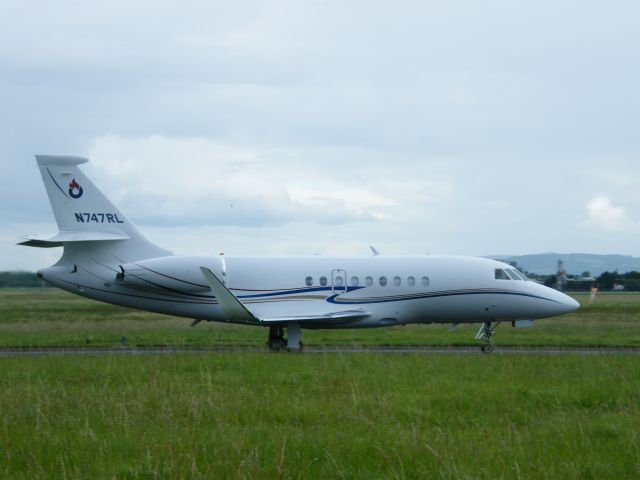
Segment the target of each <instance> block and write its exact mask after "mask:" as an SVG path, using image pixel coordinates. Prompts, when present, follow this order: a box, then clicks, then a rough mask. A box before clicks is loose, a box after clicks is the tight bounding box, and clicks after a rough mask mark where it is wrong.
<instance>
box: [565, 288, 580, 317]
mask: <svg viewBox="0 0 640 480" xmlns="http://www.w3.org/2000/svg"><path fill="white" fill-rule="evenodd" d="M561 295H562V300H561V303H562V307H563V310H564V311H563V312H562V313H570V312H575V311H576V310H577V309H579V308H580V303H579V302H578V301H576V300H574V299H573V298H571V297H570V296H569V295H565V294H564V293H563V294H561Z"/></svg>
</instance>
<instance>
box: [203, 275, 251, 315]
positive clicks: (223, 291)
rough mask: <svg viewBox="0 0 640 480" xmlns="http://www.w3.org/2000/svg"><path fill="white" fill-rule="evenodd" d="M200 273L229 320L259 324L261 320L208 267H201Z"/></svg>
mask: <svg viewBox="0 0 640 480" xmlns="http://www.w3.org/2000/svg"><path fill="white" fill-rule="evenodd" d="M200 271H201V272H202V275H203V276H204V279H205V280H206V281H207V283H208V284H209V287H210V288H211V291H212V292H213V294H214V295H215V297H216V300H218V304H219V305H220V308H221V309H222V311H223V312H224V315H225V317H227V319H228V320H234V321H241V322H243V321H244V322H251V323H258V322H260V319H258V318H256V317H255V316H254V315H253V314H252V313H251V312H250V311H249V310H247V307H245V306H244V305H243V304H242V303H241V302H240V300H238V298H237V297H236V296H235V295H234V294H233V293H231V290H229V289H228V288H227V287H225V286H224V285H223V283H222V282H221V281H220V280H219V279H218V277H216V276H215V274H214V273H213V272H212V271H211V270H209V269H208V268H206V267H200Z"/></svg>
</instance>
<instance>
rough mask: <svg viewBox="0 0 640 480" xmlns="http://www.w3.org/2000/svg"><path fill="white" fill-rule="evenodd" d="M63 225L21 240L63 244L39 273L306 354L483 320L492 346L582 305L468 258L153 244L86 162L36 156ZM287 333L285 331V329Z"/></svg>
mask: <svg viewBox="0 0 640 480" xmlns="http://www.w3.org/2000/svg"><path fill="white" fill-rule="evenodd" d="M36 160H37V162H38V167H39V168H40V173H41V174H42V178H43V180H44V184H45V187H46V190H47V194H48V196H49V201H50V202H51V206H52V208H53V214H54V216H55V218H56V222H57V224H58V229H59V232H58V233H57V234H55V235H32V236H26V237H22V238H23V240H24V241H22V242H21V243H20V244H21V245H27V246H32V247H45V248H46V247H58V246H62V247H63V253H62V257H61V258H60V260H59V261H58V262H57V263H56V264H55V265H53V266H51V267H49V268H45V269H43V270H41V271H39V272H38V275H39V276H40V277H41V278H43V279H44V280H45V281H47V282H49V283H51V284H52V285H55V286H57V287H59V288H62V289H64V290H68V291H70V292H73V293H76V294H78V295H82V296H84V297H89V298H92V299H95V300H100V301H103V302H107V303H113V304H116V305H123V306H126V307H133V308H137V309H141V310H148V311H151V312H157V313H163V314H168V315H177V316H181V317H188V318H191V319H194V322H193V325H195V324H197V323H199V322H200V321H203V320H206V321H215V322H228V323H237V324H244V325H254V326H260V327H268V328H269V335H268V345H269V347H270V348H271V349H272V350H282V349H288V350H300V349H301V348H302V329H303V328H307V329H321V328H372V327H385V326H391V325H406V324H411V323H449V324H451V325H452V327H455V326H456V325H457V324H459V323H482V327H481V328H480V330H479V331H478V334H477V335H476V338H477V339H478V340H480V341H482V347H481V348H482V350H483V351H485V352H490V351H492V350H493V343H492V336H493V333H494V329H495V326H497V324H498V323H500V322H511V323H512V325H513V326H518V327H519V326H530V325H531V324H532V321H533V320H534V319H538V318H544V317H551V316H554V315H560V314H563V313H568V312H572V311H574V310H576V309H577V308H578V307H579V304H578V302H576V301H575V300H573V299H572V298H570V297H568V296H567V295H564V294H563V293H560V292H558V291H556V290H553V289H551V288H547V287H544V286H542V285H539V284H537V283H536V282H533V281H530V280H529V279H527V277H526V276H525V275H524V274H523V273H521V272H520V271H518V270H516V269H514V268H513V267H511V266H510V265H507V264H505V263H501V262H498V261H495V260H490V259H486V258H474V257H461V256H440V255H426V256H411V257H409V256H406V257H391V256H385V255H379V254H378V252H377V251H376V250H375V249H372V251H373V253H374V255H372V256H370V257H362V258H357V257H356V258H354V257H323V256H304V257H268V258H266V257H235V256H225V255H218V256H211V257H193V256H176V255H173V254H172V253H171V252H170V251H168V250H165V249H163V248H161V247H159V246H157V245H155V244H154V243H152V242H150V241H149V240H148V239H147V238H146V237H145V236H144V235H142V234H141V233H140V232H139V231H138V230H137V229H136V227H135V226H134V225H133V223H131V221H130V220H129V219H128V218H127V217H126V216H125V215H124V214H123V213H122V212H121V211H120V210H118V209H117V208H116V207H115V206H114V205H113V204H112V203H111V202H110V201H109V200H108V199H107V198H106V197H105V196H104V195H103V194H102V192H101V191H100V190H98V189H97V188H96V186H95V185H94V184H93V183H92V182H91V181H90V180H89V179H88V178H87V177H86V176H85V175H84V174H83V173H82V171H81V170H80V168H79V167H78V165H80V164H82V163H85V162H87V161H88V160H87V159H85V158H81V157H72V156H54V155H36ZM285 328H286V331H287V337H288V338H287V339H285V337H284V329H285Z"/></svg>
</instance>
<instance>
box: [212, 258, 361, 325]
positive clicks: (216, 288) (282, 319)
mask: <svg viewBox="0 0 640 480" xmlns="http://www.w3.org/2000/svg"><path fill="white" fill-rule="evenodd" d="M200 271H201V272H202V275H203V276H204V278H205V280H206V281H207V283H208V284H209V287H210V288H211V291H212V292H213V294H214V295H215V297H216V299H217V300H218V304H219V305H220V308H222V311H223V312H224V314H225V316H226V317H227V318H228V319H229V320H234V321H244V322H247V323H257V324H261V323H262V324H269V323H286V322H299V323H301V324H302V326H304V325H305V324H308V326H313V325H320V324H323V323H324V324H332V325H335V324H341V323H351V322H354V321H356V320H360V319H362V318H366V317H368V316H369V315H370V313H369V312H367V311H366V310H363V309H352V310H340V311H335V312H327V313H323V314H315V315H312V314H301V315H283V316H278V317H257V316H256V315H254V314H253V313H252V312H251V311H250V310H249V309H248V308H247V307H245V306H244V305H243V304H242V302H241V301H240V300H238V297H236V296H235V295H234V294H233V292H231V290H229V289H228V288H227V287H226V286H225V285H224V284H223V283H222V282H221V281H220V279H219V278H218V277H216V275H215V274H214V273H213V272H212V271H211V270H209V269H208V268H206V267H200Z"/></svg>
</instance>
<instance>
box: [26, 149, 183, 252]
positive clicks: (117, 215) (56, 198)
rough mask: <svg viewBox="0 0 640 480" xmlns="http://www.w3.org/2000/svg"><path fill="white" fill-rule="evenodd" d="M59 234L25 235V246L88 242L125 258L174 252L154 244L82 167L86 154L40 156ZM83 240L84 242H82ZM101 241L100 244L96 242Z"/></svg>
mask: <svg viewBox="0 0 640 480" xmlns="http://www.w3.org/2000/svg"><path fill="white" fill-rule="evenodd" d="M36 160H37V162H38V167H39V168H40V173H41V175H42V179H43V181H44V186H45V188H46V190H47V195H48V196H49V202H50V203H51V208H52V209H53V214H54V216H55V219H56V222H57V224H58V229H59V230H60V231H59V233H58V234H57V235H55V236H53V237H46V236H41V235H35V236H29V237H24V238H25V240H26V241H24V242H22V243H21V245H27V246H34V247H54V246H60V245H63V246H65V250H66V247H67V246H71V245H75V246H80V245H81V244H82V245H88V243H87V242H91V244H90V245H92V246H93V247H95V248H98V245H100V247H99V249H100V250H101V251H102V252H103V253H106V252H107V251H111V252H110V253H112V254H114V255H117V256H118V258H122V259H123V260H128V261H129V260H140V259H144V258H153V257H161V256H167V255H171V252H169V251H168V250H165V249H163V248H160V247H158V246H157V245H155V244H153V243H151V242H150V241H149V240H147V238H146V237H145V236H144V235H142V234H141V233H140V232H139V231H138V229H137V228H136V227H135V226H134V225H133V224H132V223H131V221H130V220H129V219H128V218H127V217H126V216H125V215H124V214H123V213H122V212H121V211H120V210H118V209H117V208H116V207H115V206H114V205H113V204H112V203H111V202H110V201H109V200H108V199H107V197H105V196H104V194H103V193H102V192H101V191H100V190H98V188H97V187H96V186H95V185H94V184H93V183H92V182H91V180H89V179H88V178H87V177H86V176H85V175H84V173H82V171H81V170H80V168H78V165H80V164H82V163H86V162H88V161H89V160H88V159H86V158H82V157H72V156H60V155H36ZM81 242H82V243H81ZM94 242H98V243H94Z"/></svg>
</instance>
